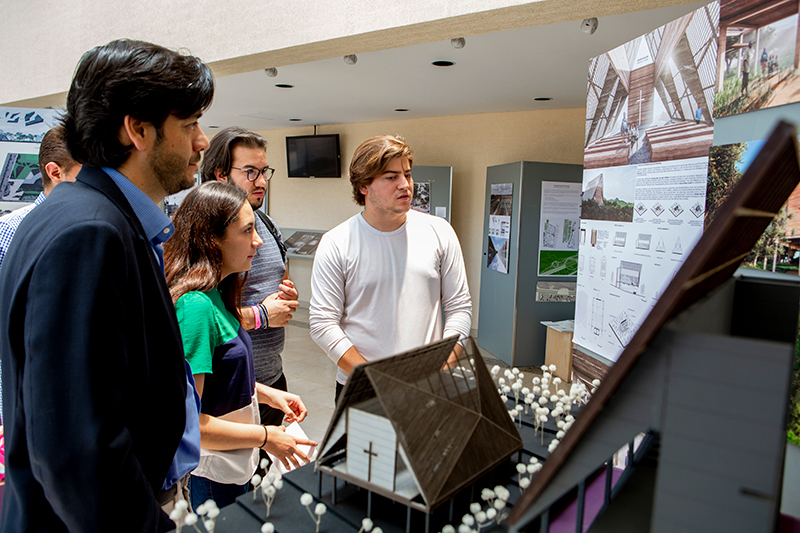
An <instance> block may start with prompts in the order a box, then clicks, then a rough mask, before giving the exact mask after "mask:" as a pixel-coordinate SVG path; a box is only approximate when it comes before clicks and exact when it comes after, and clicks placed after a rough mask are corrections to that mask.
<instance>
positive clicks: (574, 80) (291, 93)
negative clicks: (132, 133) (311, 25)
mask: <svg viewBox="0 0 800 533" xmlns="http://www.w3.org/2000/svg"><path fill="white" fill-rule="evenodd" d="M704 4H705V2H700V3H695V4H684V5H681V6H674V7H668V8H661V9H654V10H650V11H640V12H636V13H628V14H625V15H615V16H609V17H601V18H600V19H599V27H598V29H597V32H596V33H595V34H594V35H588V34H586V33H583V32H582V31H581V29H580V27H581V21H580V20H577V21H574V22H566V23H559V24H550V25H546V26H535V27H531V28H523V29H518V30H509V31H504V32H496V33H488V34H483V35H474V36H470V37H467V38H466V46H465V47H464V48H462V49H460V50H457V49H455V48H453V46H452V45H451V44H450V39H451V38H453V37H460V36H459V35H445V36H442V37H443V40H441V41H438V42H433V43H428V44H420V45H414V46H407V47H404V48H394V49H389V50H381V51H376V52H368V53H362V54H358V62H357V63H356V64H355V65H348V64H346V63H345V62H344V60H343V58H342V57H334V58H331V59H324V60H320V61H313V62H310V63H303V64H298V65H290V66H283V67H279V68H278V74H277V76H276V77H274V78H270V77H267V76H266V74H265V73H264V71H263V70H258V71H256V72H247V73H244V74H235V75H231V76H224V77H220V78H217V90H216V96H215V98H214V103H213V105H212V106H211V108H210V109H209V110H208V111H207V112H206V114H205V116H204V117H203V118H202V119H201V124H202V125H203V127H204V128H209V127H211V128H212V129H210V130H209V131H208V133H209V134H213V133H214V131H215V130H214V129H213V127H214V126H217V127H219V128H225V127H228V126H240V127H244V128H247V129H250V130H268V129H279V128H289V127H297V126H313V125H328V124H344V123H355V122H373V121H382V120H399V119H405V118H422V117H432V116H445V115H461V114H472V113H495V112H503V111H523V110H535V109H560V108H574V107H585V105H586V82H587V80H586V76H587V70H586V69H587V67H588V62H589V59H590V58H592V57H595V56H598V55H600V54H603V53H605V52H608V51H609V50H612V49H613V48H616V47H617V46H619V45H621V44H624V43H626V42H628V41H630V40H632V39H634V38H636V37H638V36H640V35H642V34H644V33H647V32H649V31H651V30H653V29H655V28H657V27H659V26H661V25H663V24H666V23H667V22H670V21H672V20H674V19H676V18H679V17H681V16H682V15H685V14H686V13H688V12H690V11H692V10H694V9H698V8H699V7H701V6H702V5H704ZM440 60H446V61H452V62H453V63H454V65H453V66H450V67H437V66H433V65H432V64H431V63H432V62H433V61H440ZM269 66H270V65H264V67H269ZM276 84H289V85H292V86H293V88H278V87H276ZM539 97H549V98H552V100H550V101H545V102H538V101H535V100H534V98H539ZM395 109H407V110H408V111H404V112H398V111H395ZM290 119H301V120H300V121H290Z"/></svg>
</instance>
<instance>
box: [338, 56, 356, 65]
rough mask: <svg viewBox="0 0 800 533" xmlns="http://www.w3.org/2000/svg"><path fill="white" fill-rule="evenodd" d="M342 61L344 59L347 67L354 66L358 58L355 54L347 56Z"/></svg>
mask: <svg viewBox="0 0 800 533" xmlns="http://www.w3.org/2000/svg"><path fill="white" fill-rule="evenodd" d="M342 59H344V62H345V63H347V64H348V65H355V64H356V63H358V56H357V55H355V54H347V55H346V56H344V57H343V58H342Z"/></svg>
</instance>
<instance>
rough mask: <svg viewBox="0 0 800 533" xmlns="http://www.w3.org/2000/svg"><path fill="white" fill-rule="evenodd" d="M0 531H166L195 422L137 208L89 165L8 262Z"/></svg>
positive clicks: (30, 225)
mask: <svg viewBox="0 0 800 533" xmlns="http://www.w3.org/2000/svg"><path fill="white" fill-rule="evenodd" d="M0 357H2V365H3V366H2V370H3V398H4V412H3V420H4V422H5V446H6V448H5V453H6V456H5V457H6V487H5V494H4V499H3V509H2V517H0V531H3V532H5V533H11V532H17V531H31V530H35V531H66V530H69V531H136V532H141V531H164V530H167V529H172V528H173V525H172V523H171V522H170V521H169V518H168V517H167V515H166V514H165V513H164V512H163V511H162V510H161V508H160V507H159V505H158V503H157V502H156V495H157V494H158V491H159V490H160V488H161V485H162V484H163V482H164V478H165V476H166V473H167V469H168V468H169V465H170V463H171V461H172V458H173V456H174V454H175V450H176V449H177V447H178V443H179V442H180V440H181V435H182V433H183V429H184V426H185V422H186V412H185V404H184V401H185V397H186V372H185V369H184V363H183V347H182V344H181V337H180V331H179V329H178V323H177V320H176V318H175V308H174V307H173V304H172V300H171V299H170V296H169V292H168V290H167V286H166V281H165V279H164V274H163V272H162V270H161V268H160V266H159V264H158V261H157V260H156V258H155V255H154V253H153V249H152V247H151V245H150V243H149V242H148V240H147V238H146V237H145V236H144V233H143V230H142V227H141V225H140V224H139V220H138V219H137V218H136V215H135V214H134V212H133V210H132V208H131V206H130V204H129V203H128V201H127V200H126V199H125V197H124V196H123V195H122V193H121V192H120V190H119V188H118V187H117V186H116V185H115V184H114V182H113V181H112V180H111V178H109V177H108V176H107V175H106V174H105V173H104V172H103V171H101V170H99V169H96V168H90V167H86V166H84V168H83V170H82V171H81V172H80V174H79V175H78V181H77V182H75V183H62V184H60V185H58V187H56V188H55V189H54V190H53V192H52V193H51V194H50V196H49V197H48V198H47V201H45V202H44V203H43V204H42V205H40V206H38V207H37V208H36V209H34V210H33V211H32V212H31V213H30V214H29V215H28V216H27V217H26V218H25V220H24V221H23V223H22V224H20V226H19V228H18V229H17V232H16V234H15V236H14V239H13V241H12V243H11V246H10V247H9V251H8V255H7V256H6V259H5V261H4V262H3V267H2V269H0Z"/></svg>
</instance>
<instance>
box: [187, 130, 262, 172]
mask: <svg viewBox="0 0 800 533" xmlns="http://www.w3.org/2000/svg"><path fill="white" fill-rule="evenodd" d="M237 146H244V147H247V148H261V149H262V150H266V149H267V140H266V139H265V138H264V137H262V136H261V135H259V134H258V133H253V132H252V131H249V130H246V129H244V128H238V127H236V126H232V127H230V128H225V129H224V130H222V131H220V132H219V133H217V134H216V135H214V137H213V138H212V139H211V143H210V145H209V147H208V149H207V150H206V151H205V154H204V155H203V163H202V166H201V168H200V176H202V181H203V182H206V181H213V180H216V179H217V178H216V176H215V175H214V171H215V170H217V169H220V170H222V174H223V176H227V175H228V174H230V173H231V165H233V149H234V148H235V147H237Z"/></svg>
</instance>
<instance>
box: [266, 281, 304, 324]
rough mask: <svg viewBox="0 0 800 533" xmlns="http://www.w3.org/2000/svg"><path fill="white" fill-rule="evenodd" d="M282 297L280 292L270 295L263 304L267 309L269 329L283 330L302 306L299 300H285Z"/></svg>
mask: <svg viewBox="0 0 800 533" xmlns="http://www.w3.org/2000/svg"><path fill="white" fill-rule="evenodd" d="M288 288H289V287H287V289H288ZM296 292H297V291H295V293H296ZM280 295H281V293H280V292H276V293H275V294H270V295H269V296H267V297H266V298H264V301H263V302H262V303H263V304H264V306H265V307H266V308H267V314H269V318H268V320H269V327H271V328H282V327H283V326H285V325H286V324H288V323H289V320H291V319H292V313H294V312H295V310H296V309H297V308H298V307H299V306H300V304H299V303H298V301H297V300H284V299H282V298H281V297H280Z"/></svg>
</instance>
